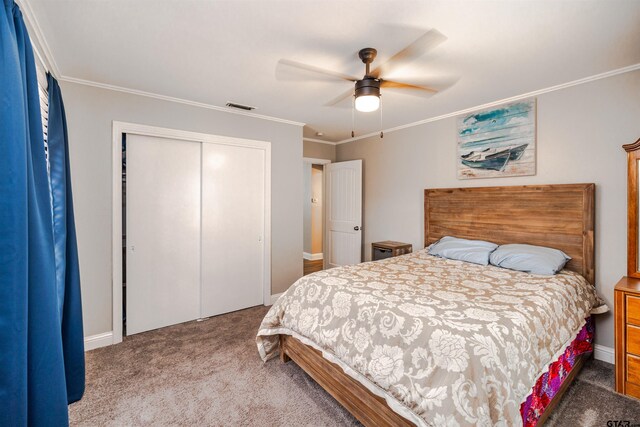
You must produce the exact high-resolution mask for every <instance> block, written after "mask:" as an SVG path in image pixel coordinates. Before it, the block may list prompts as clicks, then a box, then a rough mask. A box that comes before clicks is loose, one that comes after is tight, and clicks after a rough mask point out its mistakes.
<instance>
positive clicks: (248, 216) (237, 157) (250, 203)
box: [201, 143, 265, 317]
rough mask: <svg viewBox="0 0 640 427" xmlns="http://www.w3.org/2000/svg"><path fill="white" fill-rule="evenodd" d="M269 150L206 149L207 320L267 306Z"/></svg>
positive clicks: (204, 277)
mask: <svg viewBox="0 0 640 427" xmlns="http://www.w3.org/2000/svg"><path fill="white" fill-rule="evenodd" d="M264 198H265V152H264V150H261V149H256V148H249V147H241V146H232V145H222V144H210V143H204V144H203V147H202V292H201V295H202V301H201V305H202V317H209V316H214V315H217V314H222V313H227V312H230V311H234V310H240V309H242V308H247V307H252V306H256V305H259V304H262V298H263V295H262V292H263V286H262V285H263V280H264V232H265V222H264V221H265V212H264V209H265V208H264V207H265V199H264Z"/></svg>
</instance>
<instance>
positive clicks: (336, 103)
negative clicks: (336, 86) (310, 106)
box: [324, 88, 353, 107]
mask: <svg viewBox="0 0 640 427" xmlns="http://www.w3.org/2000/svg"><path fill="white" fill-rule="evenodd" d="M352 96H353V88H350V89H349V90H348V91H346V92H344V93H341V94H340V95H339V96H336V97H335V98H333V99H332V100H331V101H329V102H327V103H326V104H324V106H325V107H351V103H350V102H349V104H348V105H347V103H346V100H347V99H349V98H351V97H352Z"/></svg>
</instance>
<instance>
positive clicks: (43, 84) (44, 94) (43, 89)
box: [34, 46, 49, 172]
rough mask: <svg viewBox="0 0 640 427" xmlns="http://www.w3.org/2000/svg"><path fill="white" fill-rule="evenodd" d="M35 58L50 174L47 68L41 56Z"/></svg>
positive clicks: (45, 149) (45, 150) (45, 148)
mask: <svg viewBox="0 0 640 427" xmlns="http://www.w3.org/2000/svg"><path fill="white" fill-rule="evenodd" d="M34 50H35V46H34ZM35 57H36V73H37V75H38V92H39V94H40V113H41V115H42V133H43V135H44V152H45V156H46V158H47V172H49V147H48V145H47V133H48V131H47V129H48V127H49V92H48V90H47V87H48V84H47V68H46V67H45V65H44V64H43V63H42V61H41V60H40V56H39V55H37V54H36V55H35Z"/></svg>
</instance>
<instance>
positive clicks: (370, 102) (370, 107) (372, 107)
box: [356, 95, 380, 113]
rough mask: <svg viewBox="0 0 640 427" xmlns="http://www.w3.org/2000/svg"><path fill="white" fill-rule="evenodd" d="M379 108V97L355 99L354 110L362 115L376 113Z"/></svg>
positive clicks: (370, 96)
mask: <svg viewBox="0 0 640 427" xmlns="http://www.w3.org/2000/svg"><path fill="white" fill-rule="evenodd" d="M378 108H380V97H378V96H375V95H363V96H359V97H357V98H356V110H358V111H362V112H363V113H369V112H371V111H376V110H377V109H378Z"/></svg>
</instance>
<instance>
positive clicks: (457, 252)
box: [428, 236, 498, 265]
mask: <svg viewBox="0 0 640 427" xmlns="http://www.w3.org/2000/svg"><path fill="white" fill-rule="evenodd" d="M497 247H498V245H496V244H495V243H491V242H485V241H483V240H466V239H458V238H457V237H451V236H446V237H443V238H442V239H440V240H438V241H437V242H435V243H434V244H432V245H431V246H429V249H428V253H429V255H435V256H438V257H442V258H448V259H457V260H460V261H467V262H472V263H474V264H480V265H488V264H489V255H490V254H491V252H493V251H494V250H495V249H496V248H497Z"/></svg>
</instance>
